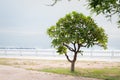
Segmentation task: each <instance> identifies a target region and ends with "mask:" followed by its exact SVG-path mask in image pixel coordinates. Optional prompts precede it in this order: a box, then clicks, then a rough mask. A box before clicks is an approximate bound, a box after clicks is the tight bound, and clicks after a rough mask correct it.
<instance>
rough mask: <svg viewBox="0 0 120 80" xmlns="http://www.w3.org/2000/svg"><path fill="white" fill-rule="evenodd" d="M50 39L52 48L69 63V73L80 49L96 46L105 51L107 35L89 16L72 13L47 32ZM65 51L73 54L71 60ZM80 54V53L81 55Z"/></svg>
mask: <svg viewBox="0 0 120 80" xmlns="http://www.w3.org/2000/svg"><path fill="white" fill-rule="evenodd" d="M47 33H48V35H49V36H50V37H51V38H52V46H53V47H55V48H56V49H57V52H58V53H59V54H64V55H65V56H66V58H67V60H68V61H69V62H70V63H71V71H72V72H73V71H74V67H75V62H76V60H77V55H78V53H81V52H82V51H81V48H82V47H86V48H89V47H92V46H94V45H98V46H101V47H103V48H104V49H106V48H107V47H106V46H107V35H106V34H105V32H104V29H103V28H101V27H98V25H96V23H95V22H94V20H93V19H92V18H91V17H90V16H85V15H83V14H82V13H77V12H72V13H69V14H67V15H66V16H65V17H63V18H61V19H59V20H58V22H57V23H56V25H54V26H51V27H50V28H48V30H47ZM67 49H68V50H70V51H71V52H73V54H74V55H73V59H72V60H71V59H70V58H69V56H68V54H67ZM81 54H82V53H81Z"/></svg>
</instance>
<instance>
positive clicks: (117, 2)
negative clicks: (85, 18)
mask: <svg viewBox="0 0 120 80" xmlns="http://www.w3.org/2000/svg"><path fill="white" fill-rule="evenodd" d="M88 6H89V9H90V10H91V12H94V13H97V14H98V15H99V14H101V13H102V14H105V15H106V17H109V18H111V17H112V16H113V15H117V16H118V26H120V0H88Z"/></svg>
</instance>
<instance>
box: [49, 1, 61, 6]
mask: <svg viewBox="0 0 120 80" xmlns="http://www.w3.org/2000/svg"><path fill="white" fill-rule="evenodd" d="M58 1H59V0H54V2H53V3H52V4H50V5H47V6H54V5H55V4H56V3H57V2H58Z"/></svg>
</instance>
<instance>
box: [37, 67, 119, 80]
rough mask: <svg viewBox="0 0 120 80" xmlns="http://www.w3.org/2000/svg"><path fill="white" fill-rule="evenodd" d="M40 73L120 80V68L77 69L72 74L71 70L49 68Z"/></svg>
mask: <svg viewBox="0 0 120 80" xmlns="http://www.w3.org/2000/svg"><path fill="white" fill-rule="evenodd" d="M39 71H43V72H51V73H57V74H64V75H72V76H82V77H90V78H98V79H104V80H120V68H104V69H76V71H75V72H70V70H69V69H65V68H54V69H53V68H47V69H42V70H39Z"/></svg>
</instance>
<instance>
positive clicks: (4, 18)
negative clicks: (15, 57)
mask: <svg viewBox="0 0 120 80" xmlns="http://www.w3.org/2000/svg"><path fill="white" fill-rule="evenodd" d="M51 3H52V0H0V47H28V48H42V49H48V48H51V43H50V38H49V37H48V36H47V34H46V30H47V28H48V27H50V26H52V25H55V23H56V22H57V20H58V19H59V18H61V17H64V16H65V14H67V13H70V12H72V11H77V12H81V13H83V14H85V15H87V16H88V15H90V12H89V10H88V9H87V6H85V4H86V3H85V0H81V1H80V2H79V1H77V0H73V1H71V2H68V1H67V0H63V1H59V2H58V3H57V4H56V5H55V6H53V7H51V6H46V5H48V4H51ZM92 17H93V18H94V20H95V22H96V23H97V24H98V25H99V26H103V28H104V29H105V31H106V33H107V34H108V37H109V40H108V49H112V50H119V49H120V29H118V28H117V24H116V19H117V17H116V16H114V18H113V19H112V22H110V21H108V20H107V19H106V18H105V17H104V16H103V15H100V16H96V15H92ZM93 49H96V48H93ZM97 49H99V48H97Z"/></svg>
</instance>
